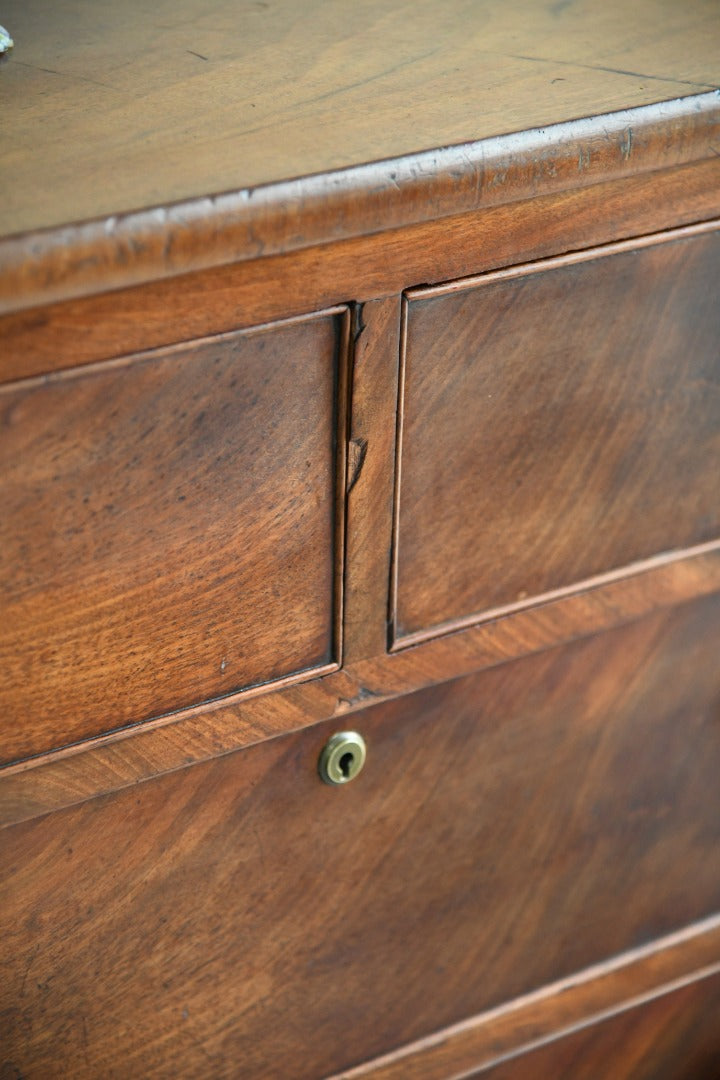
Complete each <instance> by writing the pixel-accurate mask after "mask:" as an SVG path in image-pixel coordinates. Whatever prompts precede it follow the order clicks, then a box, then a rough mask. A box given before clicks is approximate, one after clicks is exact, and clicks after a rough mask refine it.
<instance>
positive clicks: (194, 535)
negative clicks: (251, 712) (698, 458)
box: [0, 311, 346, 761]
mask: <svg viewBox="0 0 720 1080" xmlns="http://www.w3.org/2000/svg"><path fill="white" fill-rule="evenodd" d="M345 333H346V318H345V315H344V314H343V312H341V311H336V312H330V313H328V314H325V315H322V316H318V317H314V318H308V319H305V320H300V321H295V322H288V323H286V324H276V325H274V326H272V327H269V328H265V329H262V330H259V331H257V332H254V333H252V332H248V333H245V332H242V333H238V334H232V335H227V336H224V337H218V338H213V339H209V340H206V341H201V342H194V343H189V344H188V345H185V346H179V347H176V348H173V349H169V350H163V351H159V352H156V353H149V354H145V355H139V356H134V357H128V358H125V359H123V360H122V361H120V362H117V363H110V364H105V365H99V366H97V367H94V368H83V369H79V370H76V371H74V372H68V373H63V374H61V375H58V376H53V377H51V378H48V379H40V380H29V381H27V382H24V383H21V384H15V385H10V386H7V387H5V388H4V389H3V390H2V391H0V409H1V413H0V416H1V425H0V435H1V440H0V453H1V454H2V463H3V464H2V476H1V481H0V486H1V491H2V494H1V496H0V498H1V500H2V505H3V514H2V517H1V518H0V559H1V560H2V569H1V570H0V597H1V600H0V603H1V604H2V613H3V614H2V620H1V621H0V661H1V666H2V670H3V680H2V688H1V689H0V705H1V715H2V721H1V722H0V745H1V748H2V749H1V754H2V758H3V759H4V760H5V761H7V760H12V759H13V758H17V757H22V756H26V755H29V754H36V753H38V752H40V751H44V750H49V749H51V748H53V747H57V746H62V745H64V744H66V743H69V742H73V741H76V740H78V739H81V738H84V737H88V736H92V735H97V734H99V733H100V732H103V731H109V730H112V729H114V728H118V727H121V726H123V725H126V724H130V723H134V722H137V721H140V720H143V719H145V718H147V717H151V716H156V715H158V714H161V713H166V712H168V711H170V710H173V709H177V708H179V707H182V706H188V705H192V704H194V703H197V702H201V701H205V700H207V699H208V698H213V697H218V696H222V695H225V694H229V693H231V692H233V691H236V690H237V689H238V688H240V687H248V686H252V685H254V684H259V683H265V682H268V681H270V680H274V679H279V678H282V677H286V676H289V675H292V674H294V673H297V672H300V671H307V670H309V669H313V668H315V669H322V668H326V667H327V666H328V665H330V664H333V663H337V662H338V660H339V651H338V647H339V642H338V634H339V626H338V621H337V618H336V610H337V607H338V603H339V589H340V582H339V579H338V575H339V574H341V573H342V562H341V560H342V550H341V538H342V519H341V515H340V511H339V507H338V499H339V498H342V496H343V488H344V484H343V485H341V486H340V490H338V480H339V479H340V478H342V479H344V440H341V441H340V450H338V425H339V424H340V423H343V424H344V417H343V416H342V415H340V416H339V415H338V410H339V409H340V411H341V412H342V409H341V407H340V405H341V402H342V399H343V391H342V386H343V379H344V375H343V374H342V369H343V368H344V358H343V354H344V352H345V341H344V335H345Z"/></svg>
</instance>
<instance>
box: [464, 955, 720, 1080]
mask: <svg viewBox="0 0 720 1080" xmlns="http://www.w3.org/2000/svg"><path fill="white" fill-rule="evenodd" d="M719 1018H720V974H717V975H714V976H713V977H711V978H708V979H702V980H700V981H698V982H694V983H691V984H690V985H689V986H684V987H682V988H681V989H679V990H675V991H673V992H672V993H669V994H664V995H663V996H662V997H658V998H655V1000H654V1001H650V1002H648V1003H647V1004H643V1005H641V1006H639V1007H638V1008H635V1009H628V1010H627V1011H625V1012H621V1013H619V1014H618V1015H616V1016H612V1017H610V1018H608V1019H607V1020H603V1021H602V1022H600V1023H598V1024H592V1025H591V1026H589V1027H585V1028H583V1029H582V1030H580V1031H577V1032H573V1033H572V1034H570V1035H565V1036H563V1037H560V1038H558V1039H554V1040H553V1041H552V1042H551V1043H550V1044H549V1045H547V1046H542V1047H540V1048H539V1049H537V1050H532V1051H530V1052H529V1053H527V1054H523V1055H522V1056H519V1057H512V1058H511V1059H510V1060H508V1061H506V1062H503V1063H502V1064H500V1065H496V1066H494V1067H492V1068H490V1069H480V1070H479V1071H478V1072H476V1073H472V1074H470V1075H472V1076H482V1077H483V1078H484V1080H596V1078H597V1076H598V1070H602V1075H603V1076H607V1077H612V1078H613V1080H717V1077H718V1076H719V1075H720V1023H718V1019H719Z"/></svg>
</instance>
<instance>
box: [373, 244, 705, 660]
mask: <svg viewBox="0 0 720 1080" xmlns="http://www.w3.org/2000/svg"><path fill="white" fill-rule="evenodd" d="M718 282H720V233H718V232H711V233H707V234H703V235H698V236H695V237H690V238H687V237H686V238H676V239H674V240H672V241H665V242H662V243H654V244H650V245H649V246H644V247H639V248H628V246H627V245H617V246H616V247H615V248H612V247H611V248H608V249H597V250H596V251H595V252H588V253H587V254H584V255H582V256H578V257H570V258H568V259H557V260H550V261H549V262H546V263H537V264H535V265H529V266H525V267H520V268H517V269H514V270H511V271H503V272H500V273H497V274H491V275H488V276H487V277H486V278H485V279H479V278H476V279H474V281H473V282H471V283H469V284H467V283H464V282H458V283H457V284H456V285H453V286H448V287H442V288H438V289H424V290H416V291H414V292H412V293H410V294H409V297H408V300H407V304H406V331H407V337H406V347H405V359H404V372H405V373H404V392H403V399H402V407H403V423H402V437H401V475H400V483H399V497H398V512H397V530H396V537H395V548H396V551H395V564H396V565H395V569H396V595H395V597H394V607H395V631H394V632H395V639H396V641H397V642H398V643H399V644H402V643H403V641H412V640H417V639H418V638H422V637H425V636H428V635H431V634H432V633H435V632H438V630H441V629H443V628H447V627H448V626H452V625H453V624H457V623H458V622H460V623H462V622H472V621H475V620H477V619H480V618H482V617H483V616H487V615H488V613H490V612H493V611H497V610H499V609H500V610H502V609H508V608H512V607H514V606H519V605H525V604H528V603H531V602H532V600H533V598H537V597H539V596H543V595H547V594H548V593H553V592H554V591H556V590H559V589H567V588H571V587H572V586H574V585H577V584H578V583H580V582H583V581H586V580H588V579H591V578H593V577H596V576H597V575H602V574H606V573H612V572H618V571H620V570H622V568H623V567H627V566H628V565H630V564H632V563H635V562H637V561H640V560H645V559H648V558H651V557H653V556H657V555H660V554H661V553H666V552H670V551H673V550H681V549H684V548H687V547H690V546H694V545H697V544H701V543H705V542H707V541H711V540H715V539H717V538H718V536H720V288H719V286H718Z"/></svg>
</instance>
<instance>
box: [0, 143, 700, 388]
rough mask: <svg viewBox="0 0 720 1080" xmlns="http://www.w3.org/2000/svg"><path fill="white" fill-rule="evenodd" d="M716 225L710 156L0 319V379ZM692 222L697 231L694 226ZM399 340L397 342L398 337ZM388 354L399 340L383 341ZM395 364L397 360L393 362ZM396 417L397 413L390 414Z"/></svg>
mask: <svg viewBox="0 0 720 1080" xmlns="http://www.w3.org/2000/svg"><path fill="white" fill-rule="evenodd" d="M718 218H720V157H715V156H713V157H711V160H710V161H706V162H702V163H700V164H697V165H692V166H685V167H683V168H676V169H670V170H668V171H667V172H663V173H660V174H650V175H648V176H644V175H643V176H636V177H630V178H628V179H625V180H622V181H619V180H616V181H612V182H609V183H603V184H596V185H593V186H592V187H590V188H586V189H583V190H574V191H569V192H564V193H562V194H558V195H553V196H544V197H538V198H535V199H530V200H528V201H525V202H521V203H513V204H511V205H509V206H499V207H493V208H490V209H488V210H483V211H479V212H476V213H471V214H462V215H456V216H454V217H451V218H445V219H442V220H440V221H434V222H430V223H428V224H426V225H421V226H415V227H411V228H405V229H391V230H389V231H388V232H383V233H379V234H375V235H373V236H369V237H359V238H356V239H354V240H345V241H343V242H341V243H337V244H332V245H325V246H322V247H311V248H308V249H306V250H303V251H299V252H291V253H289V254H286V255H279V256H275V257H272V258H263V259H258V260H255V261H254V262H249V263H248V262H241V263H238V264H236V265H233V266H228V267H220V268H218V269H215V270H213V271H205V272H202V273H193V274H185V275H183V276H181V277H177V278H174V279H172V280H170V281H160V282H156V283H154V284H153V285H147V286H144V287H142V288H132V289H125V290H122V291H115V292H110V293H105V294H101V295H99V296H96V297H92V298H88V299H83V300H77V301H68V302H66V303H61V304H52V305H48V306H43V307H42V308H41V309H31V310H21V311H17V312H14V313H13V314H9V315H6V316H4V317H3V318H0V337H1V338H2V346H3V347H2V349H1V350H0V381H2V382H5V381H10V380H12V379H17V378H22V377H24V376H28V375H40V374H44V373H46V372H49V371H55V370H58V369H62V368H63V367H69V366H72V365H75V364H83V363H89V362H92V361H96V360H104V359H107V358H108V357H113V356H117V355H119V354H120V353H124V352H128V351H134V350H137V349H143V348H148V347H150V346H159V345H170V344H174V343H176V342H181V341H187V340H189V339H191V338H195V337H201V336H204V335H207V334H214V333H217V332H218V331H222V330H225V331H228V330H235V329H238V328H240V327H250V326H253V325H256V324H257V323H262V322H268V321H271V320H273V319H277V318H280V317H283V316H286V315H300V314H303V313H304V312H306V311H317V310H320V309H322V308H326V307H331V306H333V305H334V304H337V303H345V302H347V299H348V297H356V298H359V299H361V300H368V299H370V298H377V297H389V296H397V294H398V293H400V292H402V290H403V289H406V288H409V287H411V286H413V285H417V284H418V283H419V282H424V283H426V284H433V283H440V282H443V281H448V280H451V279H453V278H457V277H461V276H464V275H466V274H467V273H468V271H469V270H470V269H471V270H472V271H473V272H476V273H479V272H481V271H486V270H494V269H499V268H501V267H506V266H512V265H514V264H517V263H518V262H525V261H529V260H531V259H537V258H543V257H547V256H552V255H555V254H557V252H558V251H576V250H581V249H582V248H584V247H587V246H592V245H594V244H604V243H608V242H610V241H613V240H617V239H618V238H619V237H622V236H643V235H645V234H648V233H652V232H653V231H654V230H655V229H656V228H657V225H658V222H661V223H662V225H663V226H667V227H671V226H685V227H687V228H690V229H695V230H697V231H702V229H703V228H706V227H712V225H708V224H707V223H708V222H709V221H710V220H711V219H715V220H717V219H718ZM693 222H697V223H700V224H696V225H693ZM396 336H397V335H396ZM392 347H393V349H394V350H395V351H396V352H397V342H396V340H393V345H392ZM393 363H395V361H393ZM394 407H396V403H395V405H394Z"/></svg>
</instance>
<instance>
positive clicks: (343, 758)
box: [318, 731, 367, 785]
mask: <svg viewBox="0 0 720 1080" xmlns="http://www.w3.org/2000/svg"><path fill="white" fill-rule="evenodd" d="M366 754H367V749H366V747H365V740H364V739H363V737H362V735H358V733H357V731H338V732H337V734H336V735H333V736H331V738H329V739H328V741H327V742H326V743H325V746H324V748H323V752H322V754H321V755H320V760H319V761H318V772H319V773H320V776H321V777H322V779H323V780H324V781H325V783H326V784H333V785H338V784H349V783H350V781H351V780H354V779H355V777H356V776H357V774H358V773H359V772H360V770H361V769H362V767H363V765H364V764H365V756H366Z"/></svg>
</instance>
